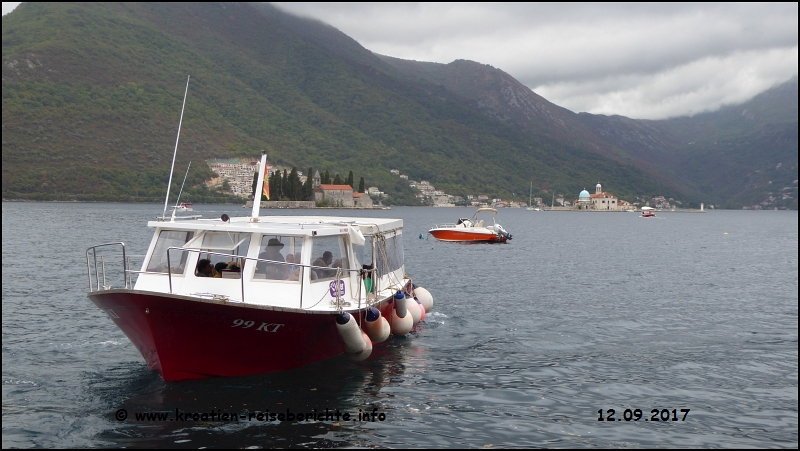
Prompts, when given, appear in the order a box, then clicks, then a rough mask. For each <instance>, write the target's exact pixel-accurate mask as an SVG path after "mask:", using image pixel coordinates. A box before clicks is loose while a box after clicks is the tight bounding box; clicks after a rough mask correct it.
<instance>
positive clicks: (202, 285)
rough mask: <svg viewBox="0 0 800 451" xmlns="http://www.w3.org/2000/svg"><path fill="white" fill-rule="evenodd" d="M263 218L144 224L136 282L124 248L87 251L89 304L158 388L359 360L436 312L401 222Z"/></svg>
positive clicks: (254, 214)
mask: <svg viewBox="0 0 800 451" xmlns="http://www.w3.org/2000/svg"><path fill="white" fill-rule="evenodd" d="M265 163H266V155H263V156H262V159H261V168H262V169H261V171H260V174H261V176H260V177H259V180H258V186H257V189H256V191H255V192H256V193H259V194H260V193H261V189H262V186H263V183H264V180H263V173H264V170H263V168H264V165H265ZM259 207H260V203H259V202H258V199H256V201H255V202H254V203H253V211H252V214H251V216H249V217H236V218H230V217H228V216H227V215H222V217H221V218H220V219H201V218H200V217H198V216H193V217H191V218H184V219H181V218H176V217H175V214H174V213H173V215H172V218H168V217H163V216H162V218H161V219H160V220H157V221H151V222H149V223H148V226H149V227H152V228H154V229H155V233H154V235H153V238H152V240H151V242H150V246H149V248H148V250H147V254H146V255H145V256H144V257H143V262H142V266H141V269H139V270H134V269H133V268H131V264H130V257H131V256H130V255H126V247H125V244H123V243H108V244H101V245H98V246H93V247H91V248H89V249H88V250H87V252H86V257H87V266H88V275H89V285H90V291H89V293H88V297H89V299H90V300H91V301H92V302H93V303H94V304H95V305H96V306H97V307H98V308H100V309H101V310H102V311H103V312H105V313H106V314H107V315H108V316H109V317H110V318H111V320H112V321H113V322H114V323H115V324H116V325H117V326H118V327H119V328H120V329H121V330H122V332H124V333H125V335H126V336H127V337H128V338H129V339H130V340H131V342H133V344H134V345H135V346H136V348H137V349H138V350H139V352H140V353H141V354H142V356H143V357H144V359H145V361H146V362H147V365H148V366H149V367H150V368H151V369H153V370H158V371H159V372H160V373H161V375H162V377H163V378H164V379H165V380H168V381H174V380H182V379H196V378H204V377H212V376H237V375H245V374H254V373H262V372H268V371H279V370H287V369H290V368H295V367H299V366H302V365H306V364H309V363H312V362H316V361H319V360H323V359H327V358H330V357H333V356H336V355H338V354H342V353H346V354H348V355H349V356H350V357H352V358H353V359H355V360H363V359H365V358H367V357H369V355H370V353H371V350H372V346H373V344H377V343H380V342H383V341H385V340H386V339H388V338H389V336H390V334H394V335H404V334H407V333H409V332H410V331H411V330H412V328H413V326H414V325H415V324H416V323H417V322H418V321H420V320H421V319H422V318H424V313H425V309H424V307H420V306H421V305H424V304H427V305H426V307H427V310H430V309H431V308H432V303H433V299H432V297H431V296H430V293H428V292H427V290H425V289H423V288H419V287H416V286H415V285H414V284H412V282H411V279H409V278H408V277H407V276H406V274H405V268H404V262H403V243H402V238H403V233H402V232H403V221H402V220H401V219H386V218H349V217H328V216H260V215H259ZM165 210H166V207H165ZM119 250H121V251H122V254H121V258H119V257H117V255H119V254H118V252H119ZM109 251H112V252H116V253H117V254H115V256H113V258H112V256H110V255H108V252H109ZM112 264H116V267H115V268H116V271H112V269H113V268H112ZM215 265H219V266H220V267H219V269H217V270H215V269H212V268H213V267H214V266H215ZM112 272H114V274H112ZM217 274H219V276H218V277H217V276H216V275H217ZM112 276H116V279H115V280H111V279H112ZM115 284H116V286H114V285H115Z"/></svg>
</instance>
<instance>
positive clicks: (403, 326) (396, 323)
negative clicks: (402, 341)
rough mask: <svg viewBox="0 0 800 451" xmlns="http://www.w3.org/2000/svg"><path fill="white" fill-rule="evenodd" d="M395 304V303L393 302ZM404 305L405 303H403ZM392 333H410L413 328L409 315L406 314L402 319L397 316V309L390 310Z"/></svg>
mask: <svg viewBox="0 0 800 451" xmlns="http://www.w3.org/2000/svg"><path fill="white" fill-rule="evenodd" d="M395 304H397V302H395ZM403 304H405V302H404V303H403ZM390 323H391V326H392V333H393V334H395V335H405V334H407V333H409V332H411V329H413V328H414V319H413V318H411V314H410V313H408V312H406V315H405V316H404V317H402V318H401V317H400V316H398V314H397V309H392V320H391V322H390Z"/></svg>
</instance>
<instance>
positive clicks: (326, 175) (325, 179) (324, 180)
mask: <svg viewBox="0 0 800 451" xmlns="http://www.w3.org/2000/svg"><path fill="white" fill-rule="evenodd" d="M319 178H320V183H322V184H325V185H330V184H331V175H330V174H329V173H328V171H327V170H326V171H325V173H324V174H322V175H320V177H319Z"/></svg>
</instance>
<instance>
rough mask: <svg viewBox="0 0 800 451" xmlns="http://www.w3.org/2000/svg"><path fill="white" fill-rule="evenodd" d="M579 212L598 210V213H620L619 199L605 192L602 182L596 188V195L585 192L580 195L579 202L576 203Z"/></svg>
mask: <svg viewBox="0 0 800 451" xmlns="http://www.w3.org/2000/svg"><path fill="white" fill-rule="evenodd" d="M575 204H576V205H577V206H578V209H579V210H596V211H618V210H620V207H619V203H618V199H617V197H616V196H614V195H613V194H611V193H607V192H604V191H603V187H602V186H600V182H598V183H597V186H595V188H594V194H589V192H588V191H586V190H583V191H581V193H580V194H579V195H578V201H577V202H575Z"/></svg>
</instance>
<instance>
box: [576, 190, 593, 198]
mask: <svg viewBox="0 0 800 451" xmlns="http://www.w3.org/2000/svg"><path fill="white" fill-rule="evenodd" d="M590 197H591V196H589V191H586V190H583V191H581V193H580V194H579V195H578V199H583V198H586V199H588V198H590Z"/></svg>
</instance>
